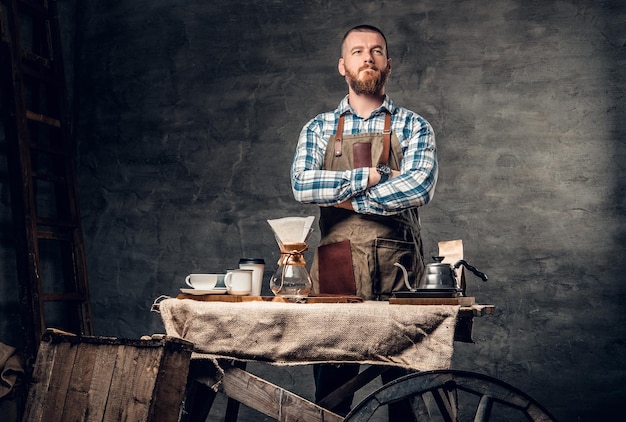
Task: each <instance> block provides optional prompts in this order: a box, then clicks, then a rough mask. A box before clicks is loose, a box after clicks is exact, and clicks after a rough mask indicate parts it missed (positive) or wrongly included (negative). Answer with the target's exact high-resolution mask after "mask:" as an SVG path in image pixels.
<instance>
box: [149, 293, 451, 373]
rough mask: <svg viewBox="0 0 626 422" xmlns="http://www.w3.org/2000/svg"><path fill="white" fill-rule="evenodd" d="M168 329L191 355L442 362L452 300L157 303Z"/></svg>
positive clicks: (280, 361) (289, 361)
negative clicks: (421, 302) (191, 345)
mask: <svg viewBox="0 0 626 422" xmlns="http://www.w3.org/2000/svg"><path fill="white" fill-rule="evenodd" d="M159 308H160V313H161V318H162V319H163V323H164V325H165V330H166V332H167V334H168V335H171V336H175V337H181V338H183V339H185V340H187V341H190V342H192V343H194V346H195V350H194V357H195V358H201V357H207V358H217V359H219V358H226V359H236V360H243V361H252V360H254V361H261V362H268V363H272V364H277V365H304V364H311V363H320V362H324V363H339V362H358V363H361V364H376V365H381V364H382V365H395V366H401V367H405V368H412V369H416V370H421V371H425V370H434V369H448V368H449V367H450V362H451V359H452V352H453V345H452V343H453V338H454V329H455V323H456V318H457V314H458V310H459V306H445V305H428V306H410V305H390V304H389V303H388V302H373V301H371V302H370V301H366V302H363V303H331V304H328V303H323V304H322V303H307V304H298V303H278V302H262V301H258V302H242V303H229V302H202V301H196V300H190V299H182V300H180V299H165V300H163V301H161V302H160V303H159Z"/></svg>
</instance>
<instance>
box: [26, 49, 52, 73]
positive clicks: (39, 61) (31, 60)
mask: <svg viewBox="0 0 626 422" xmlns="http://www.w3.org/2000/svg"><path fill="white" fill-rule="evenodd" d="M22 60H23V61H25V62H26V63H27V64H30V65H31V66H32V65H34V66H37V67H40V68H41V67H42V68H44V69H46V70H48V71H49V70H50V69H51V67H52V66H51V65H50V60H49V59H48V58H46V57H42V56H40V55H38V54H35V53H33V52H31V51H28V50H22Z"/></svg>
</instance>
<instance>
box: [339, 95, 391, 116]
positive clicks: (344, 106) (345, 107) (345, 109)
mask: <svg viewBox="0 0 626 422" xmlns="http://www.w3.org/2000/svg"><path fill="white" fill-rule="evenodd" d="M395 109H396V105H395V104H394V102H393V101H392V100H391V98H389V95H387V94H385V100H384V101H383V103H382V104H381V105H380V107H378V108H377V109H376V110H374V111H373V112H372V116H374V115H376V114H379V113H384V112H385V111H388V112H389V113H390V114H393V113H394V111H395ZM337 113H338V114H339V116H341V115H342V114H345V113H350V114H356V113H355V112H354V110H353V109H352V107H350V104H349V103H348V95H346V96H345V97H343V99H342V100H341V101H340V102H339V106H338V107H337Z"/></svg>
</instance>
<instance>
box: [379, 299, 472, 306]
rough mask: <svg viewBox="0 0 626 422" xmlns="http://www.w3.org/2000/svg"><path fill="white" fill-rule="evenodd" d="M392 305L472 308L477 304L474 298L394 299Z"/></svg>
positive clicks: (391, 300) (390, 300) (391, 301)
mask: <svg viewBox="0 0 626 422" xmlns="http://www.w3.org/2000/svg"><path fill="white" fill-rule="evenodd" d="M389 303H390V304H391V305H461V306H471V305H474V304H475V303H476V298H474V297H403V298H399V297H392V298H389Z"/></svg>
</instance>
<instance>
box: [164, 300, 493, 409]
mask: <svg viewBox="0 0 626 422" xmlns="http://www.w3.org/2000/svg"><path fill="white" fill-rule="evenodd" d="M178 299H193V300H194V301H200V302H216V303H220V302H221V303H223V302H230V303H232V304H233V305H236V304H242V303H246V302H278V303H280V302H284V301H282V300H281V299H279V298H274V297H249V296H243V297H241V296H228V295H224V296H215V295H207V296H191V295H180V296H179V297H178ZM307 302H308V303H311V304H319V303H331V304H338V303H341V306H343V307H350V306H353V305H352V303H355V304H358V303H360V302H362V301H361V300H360V299H358V298H354V297H336V298H332V297H318V298H308V300H307ZM181 304H182V302H181ZM438 304H443V305H447V306H449V307H454V308H455V309H456V312H457V313H456V324H455V328H453V330H454V332H453V335H454V340H455V341H465V342H471V332H472V321H473V318H474V317H480V316H483V315H488V314H491V313H493V311H494V309H495V308H494V306H493V305H480V304H476V303H475V301H474V299H473V298H460V300H459V299H426V300H424V299H411V298H407V299H391V300H390V301H389V302H377V303H376V304H367V306H363V309H364V311H365V312H367V313H371V309H372V308H374V309H380V310H385V311H386V309H393V310H399V311H401V312H402V313H403V314H407V312H406V311H407V310H409V309H413V310H417V309H419V310H421V311H423V310H428V309H431V308H432V309H438V308H439V307H438V306H432V307H429V306H428V305H438ZM167 305H168V306H171V305H173V302H168V303H167ZM174 305H175V304H174ZM397 305H406V308H405V307H401V308H398V307H397ZM207 306H210V304H207ZM220 306H223V305H220ZM277 306H278V305H277ZM281 306H282V305H281ZM288 306H291V307H293V308H291V309H293V310H294V312H295V311H296V310H298V311H301V310H302V309H306V306H309V305H307V304H289V305H288ZM283 307H284V306H283ZM303 307H304V308H303ZM246 309H247V308H246V307H245V306H240V307H239V308H237V312H236V313H237V314H238V315H239V314H241V313H245V312H246ZM311 309H312V308H311ZM353 309H355V310H356V309H361V307H358V306H356V307H355V308H353ZM255 312H258V310H255ZM185 318H188V319H190V320H191V319H193V318H194V317H193V316H192V315H187V314H186V316H185ZM164 322H166V321H164ZM169 323H170V321H167V322H166V328H167V327H168V326H169V325H170V324H169ZM183 326H184V323H183ZM369 329H371V330H376V329H377V328H376V327H370V328H369ZM181 332H183V333H184V332H185V328H182V329H181ZM168 334H169V335H176V333H172V332H170V331H169V330H168ZM179 334H180V333H179ZM187 335H188V333H187V334H183V335H182V337H183V338H186V339H188V340H189V338H187ZM190 341H193V340H190ZM267 341H273V340H272V339H271V338H268V340H267ZM197 346H198V350H201V349H202V345H198V344H197ZM322 352H323V351H322ZM265 359H266V358H265V357H264V358H263V360H261V361H266V362H267V360H265ZM245 360H248V359H241V355H239V354H238V352H237V353H235V352H233V356H228V350H223V351H221V353H220V356H219V359H211V358H210V357H209V358H207V356H205V355H195V358H194V359H193V360H192V366H191V367H190V379H193V381H190V387H193V388H190V390H189V391H190V392H191V394H190V396H189V397H188V400H187V405H188V406H187V412H189V414H188V415H186V418H187V420H202V421H204V418H206V415H207V414H208V412H209V410H210V407H211V405H212V401H213V399H214V396H215V393H216V391H220V392H222V393H224V394H225V395H226V396H228V398H229V407H230V409H229V410H227V415H226V417H227V420H229V418H231V419H230V420H236V410H237V403H236V402H239V403H243V404H245V405H247V406H249V407H251V408H253V409H256V410H258V411H259V412H261V413H263V414H266V415H268V416H270V417H272V418H274V419H277V420H306V421H342V420H344V418H343V417H342V416H339V415H337V414H334V413H332V412H330V411H328V410H327V409H326V408H324V407H321V406H319V405H316V404H314V403H312V402H310V401H308V400H306V399H304V398H302V397H300V396H298V395H296V394H294V393H292V392H290V391H288V390H286V389H284V388H282V387H280V386H278V385H275V384H272V383H270V382H268V381H266V380H263V379H261V378H259V377H257V376H255V375H253V374H251V373H249V372H247V371H245ZM297 360H298V359H297V358H295V359H294V362H287V363H293V364H299V363H300V362H297ZM353 362H354V361H353ZM402 362H404V361H402ZM270 363H271V362H270ZM282 363H283V364H284V363H285V362H282ZM305 363H307V364H309V363H311V362H310V361H308V360H307V361H306V362H305ZM366 363H375V362H372V361H371V360H368V361H367V362H366ZM380 363H381V365H372V366H369V367H367V368H366V370H364V371H362V372H361V373H360V374H359V375H358V376H357V377H356V378H355V379H353V380H352V381H350V382H349V383H348V384H346V385H345V386H343V387H341V388H340V390H338V391H337V392H335V393H334V394H332V395H331V396H329V397H327V399H325V403H323V404H324V405H325V406H326V407H328V408H331V407H332V405H333V404H334V403H335V402H338V401H340V400H341V398H342V397H344V396H345V395H346V394H351V393H353V392H354V391H355V390H358V389H359V388H361V387H362V386H364V385H366V384H367V383H369V382H370V381H371V380H373V379H375V378H376V377H377V376H378V375H379V374H380V373H381V372H382V371H384V370H385V369H386V368H389V367H391V366H390V365H393V362H380ZM412 365H413V364H412V362H409V363H408V364H405V365H404V366H412ZM422 369H424V368H419V370H422ZM426 369H428V368H426ZM198 383H199V384H198ZM194 391H195V392H194ZM199 394H200V395H202V399H201V400H198V397H199ZM235 401H236V402H235ZM233 418H234V419H233Z"/></svg>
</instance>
